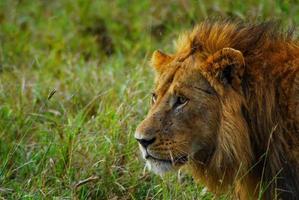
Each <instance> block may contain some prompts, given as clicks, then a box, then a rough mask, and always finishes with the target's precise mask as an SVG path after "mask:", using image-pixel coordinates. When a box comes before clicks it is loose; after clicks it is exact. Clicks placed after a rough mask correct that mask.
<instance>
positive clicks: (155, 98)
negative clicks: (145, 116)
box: [152, 93, 157, 104]
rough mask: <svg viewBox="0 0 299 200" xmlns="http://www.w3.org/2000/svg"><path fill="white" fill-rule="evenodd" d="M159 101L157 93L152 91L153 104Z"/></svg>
mask: <svg viewBox="0 0 299 200" xmlns="http://www.w3.org/2000/svg"><path fill="white" fill-rule="evenodd" d="M156 101H157V95H156V94H155V93H152V104H154V103H156Z"/></svg>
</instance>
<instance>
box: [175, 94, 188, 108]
mask: <svg viewBox="0 0 299 200" xmlns="http://www.w3.org/2000/svg"><path fill="white" fill-rule="evenodd" d="M187 103H188V99H187V98H186V97H184V96H178V97H177V99H176V102H175V104H174V107H177V108H181V107H183V106H184V105H186V104H187Z"/></svg>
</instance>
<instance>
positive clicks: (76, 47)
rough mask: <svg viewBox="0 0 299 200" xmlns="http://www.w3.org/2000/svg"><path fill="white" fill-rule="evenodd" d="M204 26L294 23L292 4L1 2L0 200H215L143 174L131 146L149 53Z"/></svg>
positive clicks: (296, 11) (297, 10) (145, 91)
mask: <svg viewBox="0 0 299 200" xmlns="http://www.w3.org/2000/svg"><path fill="white" fill-rule="evenodd" d="M207 17H219V18H221V17H233V18H240V19H243V20H245V21H261V20H265V19H278V20H281V21H282V22H283V24H284V25H285V26H287V25H292V24H297V25H298V24H299V3H298V2H297V1H274V0H260V1H258V0H248V1H235V0H228V1H221V0H215V1H210V0H203V1H199V0H169V1H154V0H152V1H150V0H98V1H93V0H76V1H75V0H64V1H62V0H51V1H46V0H18V1H17V0H0V199H113V200H117V199H122V200H125V199H212V198H213V196H212V195H211V194H209V193H207V192H206V190H205V189H203V188H202V187H201V186H199V185H196V184H195V183H194V182H193V180H192V178H191V177H189V176H186V175H184V176H183V177H181V178H179V179H178V178H177V174H170V175H167V176H166V177H164V178H163V179H161V178H160V177H158V176H156V175H153V174H152V173H149V172H148V171H146V170H144V169H143V164H142V161H141V159H139V153H138V151H137V144H136V142H135V141H134V138H133V134H134V129H135V127H136V125H137V124H138V123H139V122H140V121H141V120H142V118H143V117H144V115H145V113H146V111H147V109H148V106H149V93H150V91H151V88H152V80H153V73H152V70H151V68H150V67H149V66H148V60H149V57H150V55H151V53H152V52H153V50H155V49H163V50H165V51H167V52H171V51H172V46H173V43H172V41H173V40H174V39H175V38H176V37H177V36H178V34H179V33H180V32H181V31H183V30H186V29H190V28H192V26H193V25H194V24H196V23H197V22H199V21H201V20H203V19H204V18H207ZM253 34H254V33H253ZM87 178H89V179H88V180H87V181H86V182H84V181H83V182H82V180H85V179H87ZM223 198H225V197H223Z"/></svg>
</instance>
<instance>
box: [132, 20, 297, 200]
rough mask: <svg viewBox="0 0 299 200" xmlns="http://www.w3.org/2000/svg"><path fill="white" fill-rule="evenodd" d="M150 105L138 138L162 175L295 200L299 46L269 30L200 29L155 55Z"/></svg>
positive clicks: (245, 194)
mask: <svg viewBox="0 0 299 200" xmlns="http://www.w3.org/2000/svg"><path fill="white" fill-rule="evenodd" d="M152 65H153V66H154V68H155V70H156V72H157V77H156V83H155V89H154V92H153V95H152V107H151V109H150V111H149V113H148V115H147V117H146V118H145V119H144V120H143V122H142V123H141V124H140V125H139V126H138V128H137V130H136V134H135V138H136V139H137V140H138V142H139V146H140V150H141V152H142V155H143V158H144V159H145V160H146V163H147V165H148V166H149V167H150V168H151V169H152V170H153V171H154V172H156V173H158V174H162V173H164V172H166V171H169V170H171V169H178V168H180V167H181V166H183V165H184V166H187V167H189V168H190V169H191V172H192V175H193V177H194V178H196V179H198V180H200V181H202V182H203V183H204V184H205V185H206V186H207V188H208V189H209V190H211V191H212V192H214V193H215V194H221V193H225V192H228V191H230V189H232V191H233V195H234V198H238V199H257V198H262V199H299V42H298V41H295V40H294V39H293V37H292V35H291V34H290V33H287V34H286V33H282V31H280V29H279V27H278V25H276V24H275V23H271V22H266V23H262V24H257V25H252V24H245V23H235V22H227V21H226V22H208V21H206V22H203V23H201V24H199V25H198V26H196V27H195V28H194V30H193V31H192V32H190V33H187V34H185V35H184V36H183V37H181V38H180V40H179V42H178V47H177V51H176V53H174V54H173V55H166V54H164V53H162V52H160V51H155V52H154V54H153V56H152Z"/></svg>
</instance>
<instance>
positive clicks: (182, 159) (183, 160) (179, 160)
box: [145, 154, 188, 165]
mask: <svg viewBox="0 0 299 200" xmlns="http://www.w3.org/2000/svg"><path fill="white" fill-rule="evenodd" d="M145 159H149V160H155V161H159V162H164V163H169V164H172V165H177V164H181V165H182V164H185V163H186V162H188V156H180V157H175V158H172V159H161V158H157V157H154V156H152V155H150V154H147V155H146V156H145Z"/></svg>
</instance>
